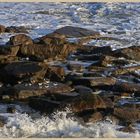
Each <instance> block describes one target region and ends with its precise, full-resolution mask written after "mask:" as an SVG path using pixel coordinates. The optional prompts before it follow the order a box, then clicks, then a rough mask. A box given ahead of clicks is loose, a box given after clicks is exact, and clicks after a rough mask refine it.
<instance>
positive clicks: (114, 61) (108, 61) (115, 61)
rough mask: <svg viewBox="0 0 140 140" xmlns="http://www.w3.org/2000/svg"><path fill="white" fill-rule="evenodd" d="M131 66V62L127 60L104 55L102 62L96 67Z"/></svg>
mask: <svg viewBox="0 0 140 140" xmlns="http://www.w3.org/2000/svg"><path fill="white" fill-rule="evenodd" d="M127 64H129V62H128V61H127V60H124V59H119V58H116V57H113V56H109V55H104V56H101V58H100V60H99V62H98V63H95V65H99V66H103V67H104V66H105V67H107V66H111V65H113V66H114V65H115V66H121V65H127Z"/></svg>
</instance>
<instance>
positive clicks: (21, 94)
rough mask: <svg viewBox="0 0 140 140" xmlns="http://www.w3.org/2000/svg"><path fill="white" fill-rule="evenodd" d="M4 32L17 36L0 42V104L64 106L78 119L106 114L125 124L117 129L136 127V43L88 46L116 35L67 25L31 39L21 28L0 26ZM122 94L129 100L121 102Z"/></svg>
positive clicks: (139, 89)
mask: <svg viewBox="0 0 140 140" xmlns="http://www.w3.org/2000/svg"><path fill="white" fill-rule="evenodd" d="M5 32H9V33H16V35H14V36H12V37H10V39H9V41H8V42H7V43H6V44H5V45H1V46H0V100H1V103H6V104H10V103H18V102H22V103H25V104H27V105H29V106H30V107H31V108H33V109H35V110H37V111H40V112H41V113H45V114H47V115H50V114H51V113H53V112H54V111H57V110H63V109H64V108H66V107H69V108H70V110H72V112H73V113H72V115H73V116H75V117H77V118H79V119H80V120H81V121H82V122H83V123H89V122H91V123H95V122H98V121H103V120H106V119H107V118H108V119H110V120H111V121H112V122H113V123H115V124H117V125H122V126H124V127H123V128H122V129H120V131H124V132H135V129H134V128H133V125H134V124H135V123H139V122H140V104H139V99H140V98H139V97H140V63H139V62H140V47H139V46H131V47H129V48H121V49H118V50H112V48H111V47H110V46H91V45H88V42H89V41H91V40H96V39H97V40H98V39H99V40H119V39H117V38H111V37H103V36H102V35H100V33H98V32H95V31H92V30H87V29H83V28H79V27H71V26H66V27H63V28H60V29H57V30H56V31H54V32H53V33H51V34H47V35H45V36H42V37H39V38H36V39H32V38H31V37H30V36H28V31H27V30H26V28H25V27H15V26H11V27H5V26H3V25H0V33H5ZM70 38H76V41H75V42H71V41H70V40H69V39H70ZM120 40H121V39H120ZM124 98H125V99H126V101H128V102H126V103H123V104H121V101H122V99H124ZM14 111H15V108H14V107H10V106H9V108H7V112H10V113H14ZM3 125H4V121H3V119H0V126H3Z"/></svg>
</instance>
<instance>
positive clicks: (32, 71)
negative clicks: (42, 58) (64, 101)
mask: <svg viewBox="0 0 140 140" xmlns="http://www.w3.org/2000/svg"><path fill="white" fill-rule="evenodd" d="M46 71H47V66H46V65H45V64H43V63H37V62H13V63H10V64H7V65H6V66H5V67H4V68H2V69H1V70H0V75H1V80H2V81H3V82H6V83H11V84H14V83H17V82H18V81H34V82H37V81H39V80H42V79H43V78H44V76H45V74H46Z"/></svg>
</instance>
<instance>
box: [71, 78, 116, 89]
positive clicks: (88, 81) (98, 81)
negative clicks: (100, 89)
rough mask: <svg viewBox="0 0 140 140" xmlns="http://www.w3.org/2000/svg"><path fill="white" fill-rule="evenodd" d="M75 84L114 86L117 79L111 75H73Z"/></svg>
mask: <svg viewBox="0 0 140 140" xmlns="http://www.w3.org/2000/svg"><path fill="white" fill-rule="evenodd" d="M72 82H73V84H76V85H79V84H81V85H85V86H90V87H94V86H112V85H114V84H115V83H116V79H114V78H111V77H75V78H74V77H73V79H72Z"/></svg>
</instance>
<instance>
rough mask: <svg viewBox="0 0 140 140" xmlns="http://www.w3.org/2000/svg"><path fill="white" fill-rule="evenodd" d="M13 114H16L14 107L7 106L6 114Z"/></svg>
mask: <svg viewBox="0 0 140 140" xmlns="http://www.w3.org/2000/svg"><path fill="white" fill-rule="evenodd" d="M15 112H16V109H15V107H14V106H9V107H8V108H7V113H15Z"/></svg>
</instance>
